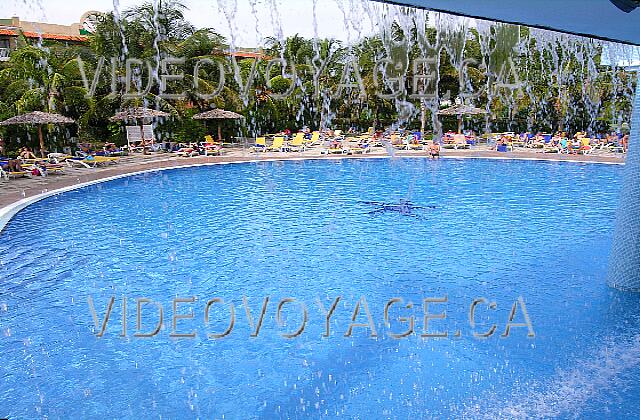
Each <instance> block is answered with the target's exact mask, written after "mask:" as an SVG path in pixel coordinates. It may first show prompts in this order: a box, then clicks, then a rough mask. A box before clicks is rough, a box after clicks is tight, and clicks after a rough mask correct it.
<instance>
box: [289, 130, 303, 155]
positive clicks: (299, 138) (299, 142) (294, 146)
mask: <svg viewBox="0 0 640 420" xmlns="http://www.w3.org/2000/svg"><path fill="white" fill-rule="evenodd" d="M289 147H290V148H291V150H293V151H295V152H304V151H305V149H306V146H305V139H304V133H297V134H296V136H295V137H294V138H293V141H292V142H291V143H289Z"/></svg>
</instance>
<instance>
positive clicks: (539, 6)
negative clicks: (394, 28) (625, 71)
mask: <svg viewBox="0 0 640 420" xmlns="http://www.w3.org/2000/svg"><path fill="white" fill-rule="evenodd" d="M375 1H380V2H383V3H391V4H398V5H403V6H412V7H418V8H421V9H428V10H433V11H438V12H446V13H452V14H455V15H460V16H469V17H473V18H479V19H487V20H493V21H498V22H506V23H517V24H522V25H526V26H532V27H537V28H543V29H552V30H555V31H560V32H566V33H570V34H576V35H584V36H588V37H591V38H599V39H605V40H611V41H617V42H622V43H625V44H633V45H640V1H637V0H520V1H518V0H392V1H384V0H375Z"/></svg>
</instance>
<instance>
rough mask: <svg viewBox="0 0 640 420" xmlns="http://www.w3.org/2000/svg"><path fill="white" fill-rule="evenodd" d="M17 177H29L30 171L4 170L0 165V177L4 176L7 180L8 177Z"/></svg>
mask: <svg viewBox="0 0 640 420" xmlns="http://www.w3.org/2000/svg"><path fill="white" fill-rule="evenodd" d="M19 177H27V178H31V172H30V171H5V170H4V169H2V168H1V167H0V179H2V178H4V179H6V180H9V178H19Z"/></svg>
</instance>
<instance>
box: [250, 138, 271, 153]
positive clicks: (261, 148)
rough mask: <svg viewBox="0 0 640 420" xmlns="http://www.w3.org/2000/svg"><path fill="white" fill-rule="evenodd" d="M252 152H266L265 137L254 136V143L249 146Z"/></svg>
mask: <svg viewBox="0 0 640 420" xmlns="http://www.w3.org/2000/svg"><path fill="white" fill-rule="evenodd" d="M251 151H252V152H266V151H267V139H266V138H265V137H258V138H256V144H254V145H253V147H252V148H251Z"/></svg>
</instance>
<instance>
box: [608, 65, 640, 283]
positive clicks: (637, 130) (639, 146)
mask: <svg viewBox="0 0 640 420" xmlns="http://www.w3.org/2000/svg"><path fill="white" fill-rule="evenodd" d="M638 79H639V80H638V84H637V85H636V97H635V102H634V109H633V118H632V122H631V129H632V131H631V141H630V144H629V151H628V154H627V162H626V167H625V175H624V181H623V182H624V183H623V187H622V194H621V201H620V206H619V207H618V216H617V221H616V230H615V235H614V240H613V248H612V252H611V258H610V262H609V264H610V268H609V279H608V283H609V285H610V286H611V287H615V288H617V289H621V290H631V291H640V143H639V140H640V72H638Z"/></svg>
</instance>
